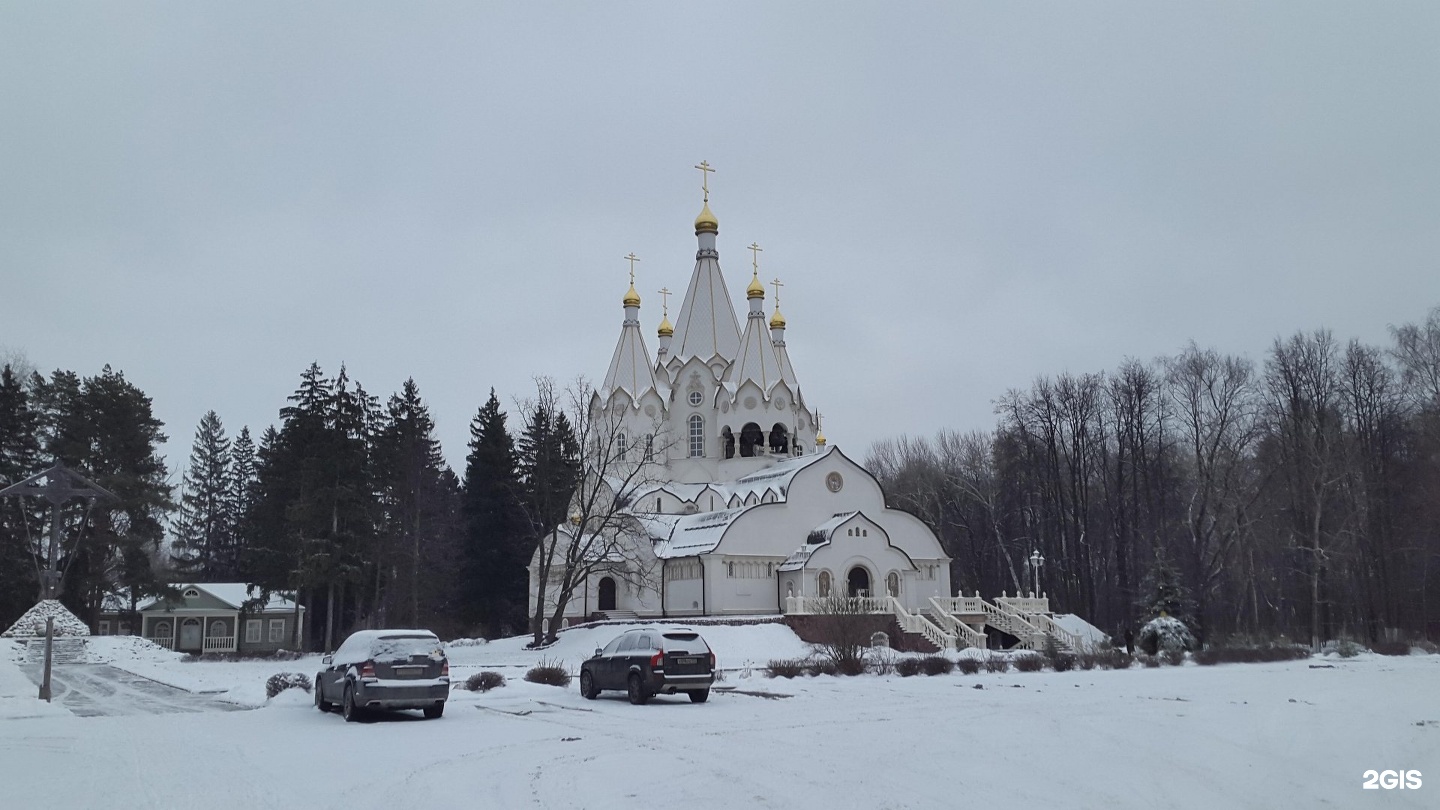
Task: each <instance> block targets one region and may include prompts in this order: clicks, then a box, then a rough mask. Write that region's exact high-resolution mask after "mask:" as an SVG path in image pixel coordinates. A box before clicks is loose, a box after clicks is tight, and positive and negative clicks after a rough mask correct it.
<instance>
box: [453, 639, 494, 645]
mask: <svg viewBox="0 0 1440 810" xmlns="http://www.w3.org/2000/svg"><path fill="white" fill-rule="evenodd" d="M489 643H490V641H489V639H483V638H457V639H455V640H454V641H447V642H445V646H446V647H479V646H480V645H482V644H489Z"/></svg>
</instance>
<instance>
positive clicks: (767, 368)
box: [730, 242, 781, 399]
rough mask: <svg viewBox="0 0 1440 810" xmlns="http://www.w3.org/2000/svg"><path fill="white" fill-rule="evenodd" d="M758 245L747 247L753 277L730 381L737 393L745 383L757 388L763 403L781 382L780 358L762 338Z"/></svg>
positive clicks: (763, 288) (747, 295)
mask: <svg viewBox="0 0 1440 810" xmlns="http://www.w3.org/2000/svg"><path fill="white" fill-rule="evenodd" d="M762 250H763V248H761V247H760V245H758V244H755V243H753V242H752V243H751V244H750V254H751V260H750V264H751V267H752V268H753V277H752V279H751V281H750V286H749V287H748V288H746V290H745V296H746V298H748V299H749V303H750V314H749V315H748V316H747V317H746V319H745V334H744V335H742V336H741V338H740V355H739V357H737V358H736V360H735V373H734V374H732V375H731V376H730V381H731V382H732V383H734V384H735V386H736V388H737V389H738V388H739V387H740V385H741V384H743V383H744V382H745V381H746V380H750V381H752V382H754V383H755V384H756V385H758V386H760V390H761V392H763V393H764V395H765V397H766V399H769V397H770V389H771V388H773V387H774V385H775V384H776V383H778V382H780V380H781V374H780V358H779V357H778V356H776V354H775V346H774V344H773V343H772V342H771V339H770V338H769V337H768V336H767V335H766V334H765V285H764V284H761V283H760V252H761V251H762Z"/></svg>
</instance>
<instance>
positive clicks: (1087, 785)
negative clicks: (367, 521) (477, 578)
mask: <svg viewBox="0 0 1440 810" xmlns="http://www.w3.org/2000/svg"><path fill="white" fill-rule="evenodd" d="M1309 663H1311V662H1295V663H1290V664H1274V665H1228V666H1219V667H1197V666H1185V667H1179V668H1168V667H1167V668H1163V669H1155V670H1146V669H1136V670H1127V671H1123V672H1100V671H1096V672H1070V673H1052V672H1045V673H1035V674H1018V673H1009V674H1004V675H998V674H997V675H976V676H962V675H956V674H952V675H948V676H939V677H934V678H926V677H916V678H899V677H894V676H890V677H874V676H866V677H861V678H853V679H847V678H831V677H822V678H800V679H796V680H793V681H787V680H770V679H767V678H762V677H753V678H732V680H731V681H730V682H728V683H726V684H725V686H734V687H737V689H739V690H745V691H747V692H755V693H770V694H774V695H786V696H788V697H785V698H783V699H766V698H765V697H764V696H763V695H754V694H748V695H747V694H738V693H737V692H729V693H721V692H716V693H715V694H714V695H713V696H712V697H711V700H710V702H709V703H706V704H703V705H696V704H691V703H690V702H689V701H687V700H686V699H684V698H674V697H660V698H657V699H656V700H654V701H653V702H652V703H651V705H649V706H631V705H629V704H628V703H627V702H626V701H625V700H624V698H623V697H621V696H620V695H618V694H615V695H612V694H610V693H606V695H604V696H602V698H601V699H600V700H596V701H587V700H584V699H583V698H581V697H580V695H579V694H578V693H577V690H576V688H575V687H574V686H572V687H571V688H570V689H557V688H554V687H548V686H537V685H534V684H527V683H524V682H523V681H519V680H511V681H510V683H509V684H508V685H507V686H505V687H504V688H501V689H496V690H494V691H492V692H490V693H487V694H481V695H475V694H470V693H467V692H456V693H454V695H453V697H452V701H451V704H450V706H449V708H448V709H447V711H446V713H445V716H444V717H443V718H441V719H439V720H423V719H421V718H420V716H419V714H418V713H414V712H411V713H398V714H391V715H383V716H381V717H379V718H377V719H375V720H374V721H372V722H366V723H345V722H344V721H343V720H342V719H341V718H340V716H339V715H337V714H333V713H332V714H328V715H325V714H320V713H319V712H317V711H315V709H314V708H313V707H312V706H311V705H310V697H309V696H308V695H305V694H303V693H300V692H298V691H293V690H292V691H290V692H286V693H284V694H282V695H281V696H280V697H279V698H276V699H275V700H273V701H271V702H270V703H269V704H268V705H267V706H265V707H264V708H261V709H259V710H257V711H245V712H217V711H206V712H201V713H190V714H183V715H182V714H134V715H130V716H118V717H98V718H84V717H73V716H64V717H35V718H29V719H16V720H6V721H5V722H0V784H4V785H5V786H6V787H5V799H4V801H5V802H6V805H5V806H7V807H8V806H14V807H26V808H36V809H37V810H71V808H77V809H78V808H93V807H95V806H99V805H100V804H101V803H105V804H108V805H109V806H115V807H121V806H124V807H153V808H172V807H173V808H180V807H192V806H204V807H207V808H213V810H226V808H254V807H308V808H317V809H319V808H337V810H338V808H346V810H363V809H364V808H377V809H378V808H386V810H389V808H394V807H396V806H416V807H446V806H457V807H494V808H566V809H567V810H568V809H570V808H599V809H600V810H608V809H609V808H622V807H635V806H639V805H641V804H653V803H664V804H667V805H679V806H684V807H688V808H697V809H698V808H732V807H734V808H740V807H744V808H749V807H757V808H766V807H775V808H785V810H806V808H815V809H816V810H836V808H849V807H866V808H897V809H898V808H930V807H936V808H945V807H957V806H983V807H1030V806H1038V807H1067V808H1069V807H1074V808H1086V807H1097V808H1106V810H1111V809H1112V808H1137V809H1139V808H1144V810H1157V808H1172V807H1173V808H1197V809H1198V808H1210V807H1225V808H1275V807H1324V806H1329V807H1337V808H1340V807H1344V808H1352V807H1353V808H1368V807H1377V808H1387V810H1391V809H1394V808H1407V809H1408V808H1429V807H1434V806H1435V803H1434V800H1435V796H1434V795H1433V794H1435V793H1436V791H1437V790H1440V781H1437V780H1440V696H1437V692H1436V690H1435V689H1434V684H1435V683H1436V682H1437V681H1440V656H1426V657H1416V658H1410V659H1404V658H1402V659H1384V658H1380V657H1373V656H1372V657H1366V658H1363V659H1357V660H1354V661H1345V662H1340V661H1336V662H1333V666H1332V667H1330V668H1326V669H1311V668H1310V666H1309ZM1313 663H1315V664H1320V663H1322V662H1320V661H1316V662H1313ZM1324 663H1327V664H1328V663H1331V662H1329V661H1326V662H1324ZM192 666H193V665H192ZM215 666H217V667H220V666H224V665H221V664H216V665H215ZM976 685H981V686H983V688H982V689H976V688H974V687H975V686H976ZM182 705H183V704H182ZM138 740H143V741H144V744H143V746H137V745H136V741H138ZM157 757H158V758H159V759H161V760H163V762H164V768H163V769H162V770H163V772H164V775H157V774H156V769H155V768H154V767H152V766H153V764H154V763H155V762H156V761H157ZM77 763H84V767H76V764H77ZM1370 768H1376V769H1387V768H1394V769H1401V768H1410V769H1416V770H1420V771H1423V772H1424V774H1425V777H1426V779H1425V786H1424V787H1423V788H1422V789H1420V790H1407V791H1403V792H1402V791H1367V790H1362V788H1361V782H1362V779H1361V775H1362V772H1363V771H1365V770H1366V769H1370ZM61 772H63V773H65V774H66V778H65V779H63V780H59V781H58V782H57V783H56V784H53V785H50V786H42V785H41V784H39V782H37V781H36V780H32V779H26V778H23V777H24V776H25V775H28V774H34V773H61ZM236 774H246V775H249V776H247V778H236Z"/></svg>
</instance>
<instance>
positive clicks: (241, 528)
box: [228, 425, 259, 578]
mask: <svg viewBox="0 0 1440 810" xmlns="http://www.w3.org/2000/svg"><path fill="white" fill-rule="evenodd" d="M258 463H259V460H258V459H257V458H256V456H255V441H254V440H253V439H251V438H250V427H249V426H248V425H247V426H245V427H242V428H240V435H238V436H236V437H235V443H234V444H233V445H232V446H231V447H230V493H229V498H228V504H229V509H230V525H231V526H232V527H233V529H234V533H235V538H234V540H235V574H236V577H237V578H239V576H240V571H241V565H242V564H241V560H242V559H243V558H244V557H245V550H244V548H245V539H246V537H248V532H247V529H246V520H247V519H248V517H249V514H250V509H251V507H252V506H253V505H254V503H255V481H256V478H257V476H258V474H259V472H258V468H257V466H256V465H257V464H258Z"/></svg>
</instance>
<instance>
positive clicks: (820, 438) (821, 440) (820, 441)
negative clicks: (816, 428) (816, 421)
mask: <svg viewBox="0 0 1440 810" xmlns="http://www.w3.org/2000/svg"><path fill="white" fill-rule="evenodd" d="M815 446H816V447H824V446H825V431H823V430H822V431H820V432H819V433H816V434H815Z"/></svg>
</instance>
